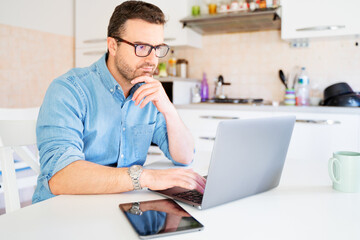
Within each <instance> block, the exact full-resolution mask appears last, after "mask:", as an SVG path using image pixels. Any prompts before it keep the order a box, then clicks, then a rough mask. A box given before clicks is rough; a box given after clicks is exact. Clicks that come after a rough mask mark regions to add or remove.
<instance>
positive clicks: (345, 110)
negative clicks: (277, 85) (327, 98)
mask: <svg viewBox="0 0 360 240" xmlns="http://www.w3.org/2000/svg"><path fill="white" fill-rule="evenodd" d="M175 107H176V108H177V109H204V110H242V111H264V112H303V113H332V114H355V115H359V114H360V108H356V107H322V106H310V107H296V106H282V105H280V106H276V107H275V106H272V105H263V104H236V103H193V104H185V105H175Z"/></svg>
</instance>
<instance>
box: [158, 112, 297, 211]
mask: <svg viewBox="0 0 360 240" xmlns="http://www.w3.org/2000/svg"><path fill="white" fill-rule="evenodd" d="M294 123H295V116H286V117H272V118H259V119H245V120H228V121H222V122H220V123H219V125H218V128H217V132H216V137H215V143H214V147H213V150H212V155H211V160H210V166H209V171H208V176H207V181H206V186H205V191H204V194H200V193H199V192H197V191H195V190H193V191H189V190H187V189H184V188H180V187H174V188H170V189H167V190H163V191H156V192H158V193H160V194H161V195H164V196H166V197H170V198H173V199H175V200H179V201H181V202H184V203H187V204H190V205H192V206H194V207H197V208H199V209H207V208H211V207H215V206H218V205H220V204H223V203H227V202H231V201H234V200H237V199H240V198H244V197H248V196H251V195H254V194H257V193H261V192H265V191H267V190H270V189H272V188H275V187H277V186H278V185H279V182H280V177H281V173H282V169H283V166H284V162H285V158H286V153H287V150H288V147H289V143H290V139H291V134H292V131H293V128H294Z"/></svg>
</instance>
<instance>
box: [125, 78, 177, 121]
mask: <svg viewBox="0 0 360 240" xmlns="http://www.w3.org/2000/svg"><path fill="white" fill-rule="evenodd" d="M141 82H144V83H145V84H143V85H141V86H140V87H139V88H138V89H137V90H136V91H135V93H134V95H133V97H132V100H133V101H135V105H139V103H140V102H141V100H143V99H144V100H143V101H142V102H141V104H140V108H144V107H145V106H146V104H148V103H149V102H150V101H151V102H153V104H154V105H155V107H156V108H157V109H158V110H159V112H161V113H163V114H166V113H169V112H172V111H174V110H175V108H174V105H173V104H172V103H171V101H170V99H169V98H168V96H167V95H166V92H165V90H164V88H163V86H162V84H161V82H160V81H159V80H156V79H154V78H152V77H149V76H140V77H137V78H134V79H133V80H132V81H131V84H133V85H135V84H137V83H141Z"/></svg>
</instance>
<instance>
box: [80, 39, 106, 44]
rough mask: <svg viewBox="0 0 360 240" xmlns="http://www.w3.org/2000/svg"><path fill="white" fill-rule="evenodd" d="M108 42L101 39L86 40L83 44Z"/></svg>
mask: <svg viewBox="0 0 360 240" xmlns="http://www.w3.org/2000/svg"><path fill="white" fill-rule="evenodd" d="M106 41H107V39H106V38H99V39H89V40H84V41H83V43H103V42H106Z"/></svg>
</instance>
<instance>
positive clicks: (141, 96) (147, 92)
mask: <svg viewBox="0 0 360 240" xmlns="http://www.w3.org/2000/svg"><path fill="white" fill-rule="evenodd" d="M157 91H158V89H157V88H154V87H153V88H147V89H145V90H142V91H141V92H140V93H139V94H138V96H136V97H133V100H134V101H135V105H138V104H139V103H140V101H141V100H142V99H144V98H145V97H146V96H150V95H153V94H154V93H156V92H157ZM145 105H146V104H145ZM145 105H144V106H145Z"/></svg>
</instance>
